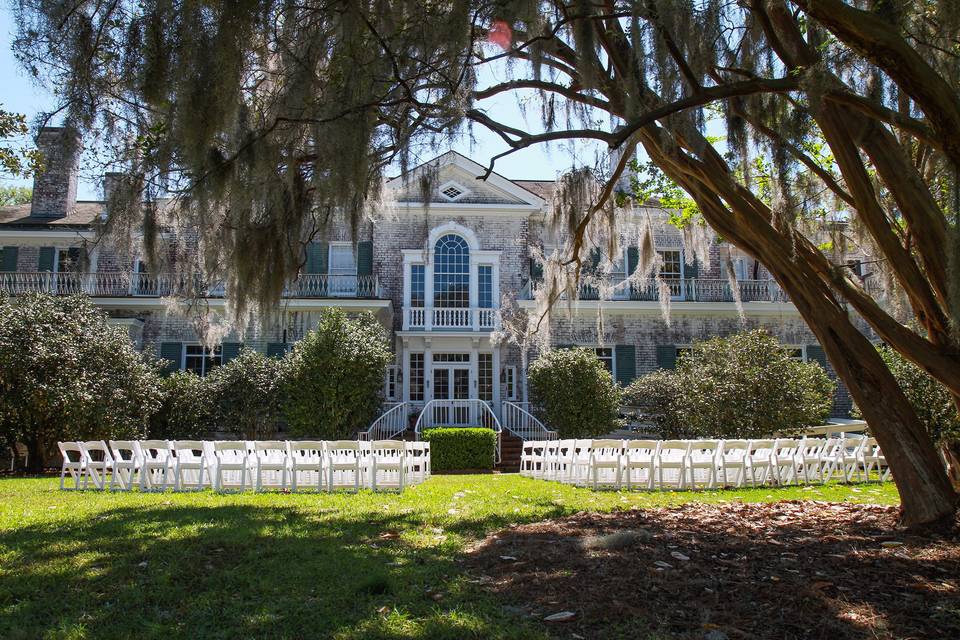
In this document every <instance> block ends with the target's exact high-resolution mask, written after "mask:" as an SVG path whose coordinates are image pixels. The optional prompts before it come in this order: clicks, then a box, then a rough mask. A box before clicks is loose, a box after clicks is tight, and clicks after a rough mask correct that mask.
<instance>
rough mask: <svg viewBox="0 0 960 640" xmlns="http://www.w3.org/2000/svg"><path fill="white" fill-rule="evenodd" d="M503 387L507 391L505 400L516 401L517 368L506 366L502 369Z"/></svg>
mask: <svg viewBox="0 0 960 640" xmlns="http://www.w3.org/2000/svg"><path fill="white" fill-rule="evenodd" d="M503 386H504V387H505V388H506V390H507V400H509V401H513V400H516V399H517V397H518V396H517V367H516V366H514V365H508V366H506V367H504V368H503Z"/></svg>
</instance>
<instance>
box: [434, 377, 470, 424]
mask: <svg viewBox="0 0 960 640" xmlns="http://www.w3.org/2000/svg"><path fill="white" fill-rule="evenodd" d="M433 399H434V400H452V401H454V402H443V403H438V404H436V405H435V408H434V411H435V413H434V421H435V423H436V424H449V425H465V424H471V415H470V414H471V406H470V403H467V402H464V403H457V402H455V401H456V400H469V399H470V366H469V365H465V364H437V363H434V365H433Z"/></svg>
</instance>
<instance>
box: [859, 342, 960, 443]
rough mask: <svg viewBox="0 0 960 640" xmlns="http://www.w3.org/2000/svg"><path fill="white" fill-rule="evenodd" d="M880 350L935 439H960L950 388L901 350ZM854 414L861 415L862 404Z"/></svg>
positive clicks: (886, 348) (939, 440) (955, 408)
mask: <svg viewBox="0 0 960 640" xmlns="http://www.w3.org/2000/svg"><path fill="white" fill-rule="evenodd" d="M877 350H878V351H879V352H880V357H881V358H883V361H884V362H885V363H886V364H887V366H888V367H889V368H890V372H891V373H893V377H894V378H896V379H897V383H899V385H900V388H901V389H903V393H904V394H905V395H906V396H907V399H908V400H909V401H910V404H911V405H913V410H914V411H916V412H917V417H918V418H920V421H921V422H923V424H924V425H926V427H927V430H928V431H929V432H930V436H931V437H932V438H933V440H934V442H936V443H937V444H941V445H945V444H948V443H951V442H955V441H957V440H960V414H958V413H957V405H955V404H954V402H953V397H952V396H951V395H950V392H949V391H947V388H946V387H944V386H943V385H942V384H940V383H939V382H937V381H936V380H935V379H934V378H933V377H932V376H930V374H928V373H927V372H925V371H924V370H923V369H921V368H920V367H918V366H917V365H915V364H913V363H912V362H910V361H909V360H907V359H906V358H904V357H903V356H902V355H901V354H900V353H899V352H897V351H894V350H893V349H891V348H889V347H886V346H882V347H879V348H878V349H877ZM853 414H854V415H856V416H859V415H860V410H859V408H858V407H854V409H853Z"/></svg>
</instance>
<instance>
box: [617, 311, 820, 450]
mask: <svg viewBox="0 0 960 640" xmlns="http://www.w3.org/2000/svg"><path fill="white" fill-rule="evenodd" d="M835 388H836V385H835V384H834V383H833V381H831V380H830V378H829V377H827V374H826V372H825V371H824V370H823V369H822V368H821V367H820V366H819V365H818V364H816V363H813V362H808V363H804V362H800V361H798V360H795V359H793V358H791V357H790V354H789V353H788V352H787V351H786V350H785V349H784V348H783V346H782V345H781V344H780V343H779V342H778V341H777V339H776V338H774V337H773V336H771V335H769V334H768V333H766V332H765V331H763V330H756V331H747V332H744V333H739V334H736V335H733V336H730V337H728V338H713V339H710V340H705V341H702V342H696V343H694V345H693V348H692V349H691V350H690V351H689V352H688V353H685V354H683V355H682V356H681V357H680V359H679V361H678V362H677V368H676V369H675V370H674V371H658V372H655V373H652V374H649V375H647V376H643V377H642V378H639V379H637V380H635V381H634V382H633V383H632V384H631V385H630V386H629V387H628V388H627V391H626V398H627V403H628V404H630V405H631V406H637V407H641V408H642V409H644V410H645V411H646V413H647V414H648V416H649V418H650V420H651V421H653V422H654V424H656V426H657V428H658V430H659V431H660V432H661V434H662V435H663V436H664V437H668V438H700V437H706V438H758V437H764V436H769V435H771V434H773V433H777V432H783V433H791V432H797V431H800V430H801V429H803V428H804V427H808V426H813V425H818V424H823V421H824V420H826V419H827V417H828V416H829V415H830V409H831V407H832V404H833V392H834V389H835Z"/></svg>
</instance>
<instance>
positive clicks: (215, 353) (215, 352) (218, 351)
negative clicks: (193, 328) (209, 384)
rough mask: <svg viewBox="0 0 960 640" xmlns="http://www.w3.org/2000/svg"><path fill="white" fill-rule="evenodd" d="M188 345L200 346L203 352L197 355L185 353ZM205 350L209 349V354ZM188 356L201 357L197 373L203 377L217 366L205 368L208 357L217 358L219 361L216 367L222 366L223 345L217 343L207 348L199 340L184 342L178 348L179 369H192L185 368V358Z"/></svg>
mask: <svg viewBox="0 0 960 640" xmlns="http://www.w3.org/2000/svg"><path fill="white" fill-rule="evenodd" d="M190 347H200V348H201V349H202V350H203V352H202V354H199V355H198V354H187V350H188V349H189V348H190ZM207 351H211V352H210V354H207ZM188 357H190V358H202V361H201V366H200V373H199V374H198V375H199V376H200V377H201V378H204V377H206V376H207V375H209V374H210V372H211V371H213V370H214V369H216V368H217V367H210V368H209V369H208V368H207V360H208V359H214V358H219V360H220V363H219V364H218V365H217V366H218V367H222V366H223V345H222V344H218V345H217V346H216V347H214V348H213V349H212V350H209V349H207V348H206V347H204V346H203V345H202V344H200V343H199V342H185V343H184V344H183V346H182V347H181V348H180V370H181V371H192V370H191V369H187V358H188Z"/></svg>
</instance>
